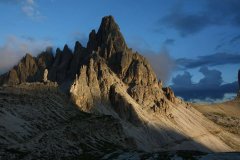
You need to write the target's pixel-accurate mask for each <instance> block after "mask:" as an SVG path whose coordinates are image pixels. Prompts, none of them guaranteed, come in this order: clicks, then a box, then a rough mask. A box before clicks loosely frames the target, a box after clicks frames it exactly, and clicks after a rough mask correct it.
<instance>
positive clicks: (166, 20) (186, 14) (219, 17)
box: [158, 0, 240, 36]
mask: <svg viewBox="0 0 240 160" xmlns="http://www.w3.org/2000/svg"><path fill="white" fill-rule="evenodd" d="M184 2H186V1H181V2H178V3H177V4H176V5H175V6H174V7H173V8H172V9H170V12H169V13H168V14H166V15H165V16H163V17H162V18H161V19H160V20H159V21H158V25H160V26H164V27H168V28H172V29H174V30H176V31H177V32H178V33H179V34H180V35H181V36H188V35H192V34H195V33H198V32H200V31H202V30H204V29H205V28H207V27H211V26H223V25H230V26H234V27H239V26H240V10H239V8H240V1H239V0H220V1H219V0H210V1H209V0H202V1H198V0H193V1H191V2H192V3H194V5H195V7H196V4H197V6H198V7H200V8H201V9H198V10H197V11H187V10H186V9H185V5H186V4H189V3H184ZM191 2H190V3H191Z"/></svg>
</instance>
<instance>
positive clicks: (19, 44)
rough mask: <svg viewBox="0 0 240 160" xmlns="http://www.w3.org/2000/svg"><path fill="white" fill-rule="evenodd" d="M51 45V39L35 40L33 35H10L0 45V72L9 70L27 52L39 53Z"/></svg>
mask: <svg viewBox="0 0 240 160" xmlns="http://www.w3.org/2000/svg"><path fill="white" fill-rule="evenodd" d="M48 46H51V42H50V41H44V40H35V39H34V38H31V37H27V38H26V37H21V38H19V37H16V36H8V37H7V38H6V40H5V42H4V44H3V45H2V46H0V57H1V58H0V74H2V73H4V72H6V71H8V70H9V69H10V68H11V67H13V66H14V65H16V64H17V62H18V61H19V60H20V59H21V58H22V57H23V56H24V55H25V54H26V53H31V54H32V55H37V54H39V53H40V52H41V51H42V50H43V48H46V47H48Z"/></svg>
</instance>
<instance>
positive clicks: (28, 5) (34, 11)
mask: <svg viewBox="0 0 240 160" xmlns="http://www.w3.org/2000/svg"><path fill="white" fill-rule="evenodd" d="M21 10H22V12H23V13H24V14H25V15H26V16H28V17H29V18H31V19H33V20H42V19H43V18H44V16H42V15H41V12H40V11H39V9H38V5H37V4H36V2H35V1H34V0H25V1H24V2H23V3H22V7H21Z"/></svg>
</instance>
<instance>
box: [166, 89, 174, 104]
mask: <svg viewBox="0 0 240 160" xmlns="http://www.w3.org/2000/svg"><path fill="white" fill-rule="evenodd" d="M163 91H164V94H165V95H166V97H167V99H168V100H169V101H171V102H173V103H174V102H175V96H174V93H173V91H172V89H171V88H169V87H166V88H163Z"/></svg>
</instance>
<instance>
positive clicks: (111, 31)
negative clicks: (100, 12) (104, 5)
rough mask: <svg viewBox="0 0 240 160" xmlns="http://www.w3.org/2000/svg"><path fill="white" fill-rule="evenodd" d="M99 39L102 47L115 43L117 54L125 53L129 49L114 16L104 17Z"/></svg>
mask: <svg viewBox="0 0 240 160" xmlns="http://www.w3.org/2000/svg"><path fill="white" fill-rule="evenodd" d="M97 39H98V43H99V46H100V47H101V46H105V45H110V43H113V47H114V49H115V51H116V52H123V51H124V50H125V49H126V48H127V45H126V42H125V40H124V38H123V36H122V34H121V32H120V28H119V26H118V25H117V23H116V22H115V20H114V18H113V17H112V16H106V17H103V19H102V22H101V25H100V27H99V30H98V32H97Z"/></svg>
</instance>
